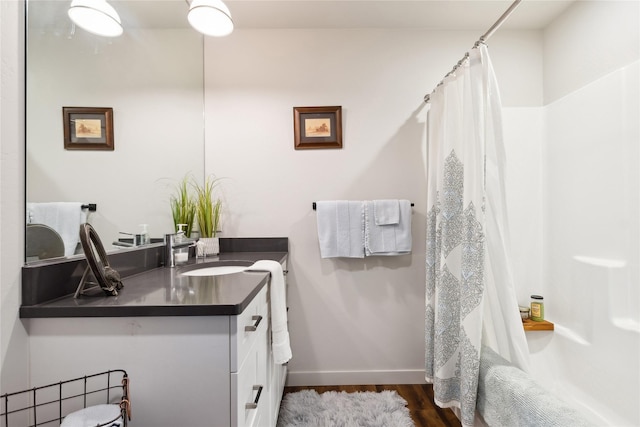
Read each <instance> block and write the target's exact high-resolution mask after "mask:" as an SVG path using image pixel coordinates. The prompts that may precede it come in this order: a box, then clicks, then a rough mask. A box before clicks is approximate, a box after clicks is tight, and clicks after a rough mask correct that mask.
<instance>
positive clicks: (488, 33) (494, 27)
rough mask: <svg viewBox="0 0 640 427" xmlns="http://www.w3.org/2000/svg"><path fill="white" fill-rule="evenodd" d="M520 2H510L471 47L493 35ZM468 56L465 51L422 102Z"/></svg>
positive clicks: (426, 98)
mask: <svg viewBox="0 0 640 427" xmlns="http://www.w3.org/2000/svg"><path fill="white" fill-rule="evenodd" d="M520 2H522V0H515V1H514V2H513V3H511V6H509V8H508V9H507V10H506V11H505V12H504V13H503V14H502V15H501V16H500V18H498V20H497V21H496V22H494V23H493V25H492V26H491V28H489V29H488V30H487V31H486V32H485V33H484V34H483V35H481V36H480V38H479V39H478V40H477V41H476V42H475V43H474V44H473V49H475V48H477V47H478V46H479V45H480V44H481V43H484V42H485V41H487V39H488V38H489V37H491V36H492V35H493V33H495V32H496V30H497V29H498V28H500V26H501V25H502V23H503V22H504V21H506V20H507V18H508V17H509V15H511V14H512V13H513V11H514V10H516V8H517V7H518V5H519V4H520ZM468 57H469V52H466V53H465V54H464V56H463V57H462V59H461V60H460V61H458V63H457V64H456V65H454V66H453V68H452V69H451V71H449V72H448V73H447V74H445V76H444V77H443V78H442V80H440V83H438V84H437V85H436V87H435V88H434V89H433V90H432V91H431V92H430V93H428V94H426V95H425V96H424V102H425V103H427V104H428V103H429V101H430V99H431V95H432V94H433V92H435V90H436V89H437V88H438V86H440V85H441V84H442V83H444V80H445V79H446V78H447V77H449V76H450V75H451V74H453V73H455V72H456V70H457V69H458V68H460V66H461V65H462V64H463V63H464V61H466V59H467V58H468Z"/></svg>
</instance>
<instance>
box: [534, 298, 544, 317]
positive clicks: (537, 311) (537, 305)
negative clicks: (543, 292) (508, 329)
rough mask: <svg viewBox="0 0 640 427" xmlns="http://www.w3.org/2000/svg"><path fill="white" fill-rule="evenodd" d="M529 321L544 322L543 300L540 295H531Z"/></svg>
mask: <svg viewBox="0 0 640 427" xmlns="http://www.w3.org/2000/svg"><path fill="white" fill-rule="evenodd" d="M531 320H534V321H536V322H541V321H543V320H544V298H542V296H540V295H531Z"/></svg>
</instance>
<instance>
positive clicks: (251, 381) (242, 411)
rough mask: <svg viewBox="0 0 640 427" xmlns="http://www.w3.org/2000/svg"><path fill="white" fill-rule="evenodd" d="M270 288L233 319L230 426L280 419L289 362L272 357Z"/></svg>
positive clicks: (256, 426) (253, 426) (265, 425)
mask: <svg viewBox="0 0 640 427" xmlns="http://www.w3.org/2000/svg"><path fill="white" fill-rule="evenodd" d="M283 270H284V271H286V262H285V263H283ZM269 290H270V287H265V288H264V289H263V290H262V291H261V292H260V293H259V294H258V296H256V297H255V298H254V300H253V301H252V302H251V304H250V305H249V306H248V307H247V308H246V309H245V310H244V311H243V312H242V314H240V315H239V316H236V317H235V318H232V320H231V330H232V331H234V332H233V333H234V335H233V336H232V338H231V348H232V351H231V396H232V397H231V408H232V410H231V427H275V425H276V423H277V420H278V411H279V408H280V402H281V400H282V394H283V392H284V385H285V381H286V376H287V365H286V364H285V365H278V364H275V363H274V360H273V353H272V351H271V322H270V314H271V306H270V292H269ZM285 290H286V274H285ZM234 347H235V348H236V349H237V352H236V354H234V350H233V348H234Z"/></svg>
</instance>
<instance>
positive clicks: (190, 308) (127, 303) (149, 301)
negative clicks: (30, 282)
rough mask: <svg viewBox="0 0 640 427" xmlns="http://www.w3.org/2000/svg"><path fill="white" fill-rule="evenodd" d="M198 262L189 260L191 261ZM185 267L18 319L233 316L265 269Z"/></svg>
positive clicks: (253, 256) (274, 255)
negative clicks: (195, 270) (215, 272)
mask: <svg viewBox="0 0 640 427" xmlns="http://www.w3.org/2000/svg"><path fill="white" fill-rule="evenodd" d="M286 258H287V252H230V253H221V254H220V255H219V256H215V257H208V258H207V259H206V260H204V261H202V260H198V263H206V264H210V265H211V266H214V265H216V263H217V264H218V265H224V264H227V265H228V264H229V263H230V262H232V261H243V262H244V264H245V265H251V264H252V263H253V262H255V261H259V260H272V261H278V262H283V261H284V260H285V259H286ZM195 261H196V260H190V262H189V265H190V264H193V263H194V262H195ZM188 268H190V267H188V266H187V265H185V266H178V267H175V268H169V267H157V268H153V269H151V270H148V271H145V272H142V273H139V274H135V275H132V276H128V277H125V278H124V279H123V280H122V281H123V284H124V288H123V289H122V290H120V292H119V295H117V296H106V295H105V294H104V293H103V292H102V290H97V292H96V293H95V294H91V295H83V296H81V297H80V298H77V299H76V298H74V297H73V295H67V296H64V297H61V298H56V299H54V300H51V301H46V302H43V303H40V304H34V305H23V306H22V307H21V308H20V317H22V318H49V317H128V316H219V315H237V314H240V313H242V311H243V310H244V309H245V308H246V307H247V306H248V305H249V303H250V302H251V300H253V298H254V297H255V296H256V295H257V293H258V292H259V291H260V290H261V289H262V288H263V287H264V285H265V284H266V283H267V280H268V272H264V271H262V272H260V271H245V272H240V273H232V274H225V275H219V276H200V277H197V276H185V275H182V274H181V272H182V271H183V270H185V269H188Z"/></svg>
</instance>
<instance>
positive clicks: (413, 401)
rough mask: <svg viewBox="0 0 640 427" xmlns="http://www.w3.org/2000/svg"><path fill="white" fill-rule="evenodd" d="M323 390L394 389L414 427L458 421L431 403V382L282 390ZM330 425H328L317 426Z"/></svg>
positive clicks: (447, 426) (454, 426) (445, 426)
mask: <svg viewBox="0 0 640 427" xmlns="http://www.w3.org/2000/svg"><path fill="white" fill-rule="evenodd" d="M309 389H311V390H315V391H317V392H318V393H323V392H325V391H346V392H347V393H353V392H356V391H376V392H377V391H382V390H395V391H396V392H397V393H398V394H399V395H400V396H402V397H403V398H404V400H406V401H407V407H408V408H409V411H410V412H411V418H412V419H413V422H414V423H415V425H416V427H427V426H428V427H459V426H460V425H461V424H460V421H459V420H458V418H457V417H456V416H455V414H454V413H453V412H452V411H451V410H450V409H442V408H440V407H438V406H437V405H436V404H435V403H433V386H432V385H431V384H399V385H342V386H313V387H285V389H284V392H285V394H286V393H294V392H296V391H300V390H309ZM318 427H330V426H318Z"/></svg>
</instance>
